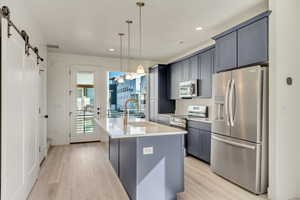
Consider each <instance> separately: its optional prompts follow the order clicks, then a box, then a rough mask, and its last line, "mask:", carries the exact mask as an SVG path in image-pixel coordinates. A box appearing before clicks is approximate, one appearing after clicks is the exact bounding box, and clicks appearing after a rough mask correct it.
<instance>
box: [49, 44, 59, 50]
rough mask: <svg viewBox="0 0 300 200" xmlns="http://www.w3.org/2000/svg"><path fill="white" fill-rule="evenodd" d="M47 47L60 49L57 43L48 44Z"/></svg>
mask: <svg viewBox="0 0 300 200" xmlns="http://www.w3.org/2000/svg"><path fill="white" fill-rule="evenodd" d="M47 48H49V49H59V46H58V45H56V44H47Z"/></svg>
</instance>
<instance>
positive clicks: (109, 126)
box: [95, 118, 187, 139]
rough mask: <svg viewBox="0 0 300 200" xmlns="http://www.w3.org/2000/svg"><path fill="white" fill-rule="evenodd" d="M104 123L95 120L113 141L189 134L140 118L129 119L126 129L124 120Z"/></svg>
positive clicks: (119, 119) (110, 119)
mask: <svg viewBox="0 0 300 200" xmlns="http://www.w3.org/2000/svg"><path fill="white" fill-rule="evenodd" d="M102 121H103V122H102V123H101V122H100V121H99V120H98V119H95V122H96V124H97V125H98V126H100V128H101V129H102V130H104V131H105V132H106V133H107V134H108V136H110V137H111V138H113V139H117V138H129V137H145V136H161V135H178V134H187V131H186V130H183V129H179V128H175V127H171V126H167V125H162V124H159V123H155V122H150V121H147V120H145V119H140V118H129V119H128V125H127V127H126V129H125V128H124V124H123V118H106V119H104V120H102Z"/></svg>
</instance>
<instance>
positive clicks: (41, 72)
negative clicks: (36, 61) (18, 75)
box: [38, 66, 48, 164]
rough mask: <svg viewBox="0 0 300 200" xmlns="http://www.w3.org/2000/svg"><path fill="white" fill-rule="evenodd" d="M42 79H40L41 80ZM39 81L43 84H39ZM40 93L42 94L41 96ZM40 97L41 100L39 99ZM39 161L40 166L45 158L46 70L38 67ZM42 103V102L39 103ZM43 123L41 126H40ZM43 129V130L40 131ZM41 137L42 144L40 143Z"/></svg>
mask: <svg viewBox="0 0 300 200" xmlns="http://www.w3.org/2000/svg"><path fill="white" fill-rule="evenodd" d="M41 78H42V79H41ZM41 81H42V82H43V83H42V84H41ZM41 92H42V94H41ZM41 95H43V96H42V98H41ZM38 100H39V138H38V139H39V141H38V142H39V161H40V164H41V163H42V161H43V160H44V159H45V158H46V157H47V152H48V145H47V117H46V115H47V68H46V67H44V66H39V99H38ZM41 101H42V102H41ZM41 123H43V124H41ZM41 127H43V130H41ZM41 136H42V138H43V140H44V141H43V142H41Z"/></svg>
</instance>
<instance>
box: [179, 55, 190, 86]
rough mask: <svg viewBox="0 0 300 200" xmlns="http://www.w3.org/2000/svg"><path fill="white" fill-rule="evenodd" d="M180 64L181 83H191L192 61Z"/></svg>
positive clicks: (186, 60)
mask: <svg viewBox="0 0 300 200" xmlns="http://www.w3.org/2000/svg"><path fill="white" fill-rule="evenodd" d="M179 63H180V65H181V66H180V69H181V75H182V77H181V81H189V80H190V77H189V76H190V60H189V59H185V60H183V61H181V62H179Z"/></svg>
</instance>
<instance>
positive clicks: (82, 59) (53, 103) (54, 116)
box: [48, 53, 156, 145]
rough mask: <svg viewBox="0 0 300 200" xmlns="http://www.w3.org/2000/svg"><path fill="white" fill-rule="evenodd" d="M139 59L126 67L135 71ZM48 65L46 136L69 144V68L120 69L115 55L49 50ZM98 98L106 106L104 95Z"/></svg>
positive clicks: (151, 63) (55, 142)
mask: <svg viewBox="0 0 300 200" xmlns="http://www.w3.org/2000/svg"><path fill="white" fill-rule="evenodd" d="M141 62H142V64H143V65H144V66H145V67H150V66H152V65H154V64H156V62H154V61H141ZM139 63H140V61H137V60H132V61H131V66H130V67H129V69H128V71H135V70H136V66H137V65H138V64H139ZM48 65H49V66H48V113H49V119H48V136H49V137H50V138H51V139H52V144H53V145H63V144H69V132H70V130H69V115H68V113H69V105H68V104H69V95H68V90H69V74H68V71H69V68H70V67H72V66H95V67H99V68H102V69H104V70H106V71H107V72H108V71H120V61H119V59H117V58H108V57H95V56H82V55H72V54H58V53H49V55H48ZM101 79H103V80H104V79H106V74H101ZM103 92H105V91H103ZM100 98H101V100H100V101H101V106H103V107H106V104H107V99H106V95H103V96H101V97H100Z"/></svg>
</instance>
